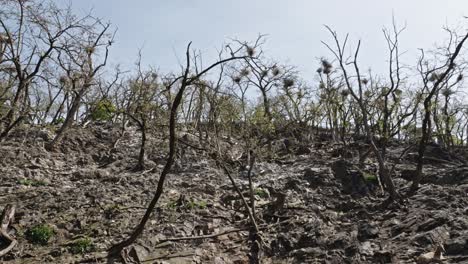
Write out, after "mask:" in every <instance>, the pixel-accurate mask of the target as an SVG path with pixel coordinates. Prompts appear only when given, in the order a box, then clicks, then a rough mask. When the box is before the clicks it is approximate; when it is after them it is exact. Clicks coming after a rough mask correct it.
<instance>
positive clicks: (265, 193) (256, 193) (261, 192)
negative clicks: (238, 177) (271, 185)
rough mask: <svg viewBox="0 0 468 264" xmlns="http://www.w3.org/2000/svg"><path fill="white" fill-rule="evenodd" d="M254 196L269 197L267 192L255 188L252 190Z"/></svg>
mask: <svg viewBox="0 0 468 264" xmlns="http://www.w3.org/2000/svg"><path fill="white" fill-rule="evenodd" d="M254 193H255V195H257V196H258V197H260V198H268V197H269V196H270V195H269V193H268V191H267V190H265V189H262V188H257V189H255V190H254Z"/></svg>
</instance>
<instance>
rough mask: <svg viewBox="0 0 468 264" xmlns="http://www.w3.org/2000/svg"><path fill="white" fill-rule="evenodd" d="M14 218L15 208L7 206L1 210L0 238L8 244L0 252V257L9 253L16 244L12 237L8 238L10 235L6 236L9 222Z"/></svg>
mask: <svg viewBox="0 0 468 264" xmlns="http://www.w3.org/2000/svg"><path fill="white" fill-rule="evenodd" d="M14 216H15V207H14V206H13V205H11V204H7V206H5V209H3V212H2V217H1V221H2V222H1V226H0V237H1V238H3V239H4V240H6V241H8V242H9V243H10V244H9V245H8V246H7V247H6V248H4V249H1V250H0V257H2V256H4V255H5V254H7V253H8V252H10V251H11V250H12V249H13V248H14V247H15V246H16V244H17V243H18V242H17V241H16V239H14V238H13V237H12V236H10V234H8V226H9V225H10V222H11V221H12V220H13V217H14Z"/></svg>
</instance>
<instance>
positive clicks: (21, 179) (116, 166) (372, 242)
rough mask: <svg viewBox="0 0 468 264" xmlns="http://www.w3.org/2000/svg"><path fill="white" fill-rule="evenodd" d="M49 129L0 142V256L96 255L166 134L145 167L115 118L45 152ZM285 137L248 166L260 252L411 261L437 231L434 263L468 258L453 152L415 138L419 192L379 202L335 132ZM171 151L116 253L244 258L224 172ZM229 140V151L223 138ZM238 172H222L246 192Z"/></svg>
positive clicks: (407, 173)
mask: <svg viewBox="0 0 468 264" xmlns="http://www.w3.org/2000/svg"><path fill="white" fill-rule="evenodd" d="M51 137H52V134H51V132H50V130H47V129H40V128H30V129H22V130H19V131H16V132H15V133H13V135H12V138H10V139H8V140H7V141H5V142H1V145H0V164H1V165H0V210H2V209H3V208H4V207H5V206H6V205H7V204H13V205H15V206H16V215H15V220H14V222H13V225H12V227H13V228H12V230H11V232H12V233H13V235H14V236H15V237H16V238H17V240H18V245H17V246H16V247H15V248H14V249H13V250H12V251H11V252H10V253H8V254H7V255H6V256H4V257H3V259H0V262H1V263H106V262H107V259H106V258H104V256H105V251H106V249H108V248H109V247H110V246H111V245H112V244H114V243H116V242H119V241H121V240H122V239H123V238H125V237H126V236H127V234H128V233H129V232H130V231H131V230H132V228H134V227H135V226H136V224H137V223H138V221H139V220H140V219H141V217H142V215H143V213H144V210H145V207H146V206H147V204H148V202H149V201H150V199H151V198H152V195H153V193H154V190H155V186H156V184H157V180H158V176H159V172H160V171H161V169H162V167H163V165H164V157H165V149H166V148H167V146H166V144H165V143H164V142H163V141H162V140H161V139H157V138H151V139H150V143H149V148H148V164H147V165H148V170H145V171H134V170H132V168H133V166H134V165H135V164H136V157H137V156H138V146H139V133H138V132H137V131H135V130H134V129H129V130H128V131H127V132H126V133H125V134H124V135H123V136H122V137H121V140H119V141H118V142H117V144H115V143H116V139H117V138H118V137H119V131H118V129H116V128H112V127H106V126H94V127H90V128H87V129H79V128H76V129H74V130H72V131H70V133H69V134H68V136H67V138H66V140H65V141H64V144H63V145H62V146H61V147H60V148H59V150H57V151H55V152H47V151H46V150H45V149H44V147H43V145H44V142H46V141H48V140H50V138H51ZM290 143H291V142H290V141H288V144H287V145H288V148H287V149H286V148H285V147H284V141H278V142H276V143H275V144H274V145H273V147H274V148H275V150H276V151H277V152H278V153H281V155H279V157H278V158H276V159H275V160H270V161H265V160H259V161H258V162H257V163H256V165H255V169H254V182H255V193H256V199H257V201H256V202H257V206H258V208H257V212H258V213H257V214H258V218H259V219H260V220H259V227H260V229H261V232H262V237H263V242H264V245H265V247H264V248H265V252H264V257H263V261H264V263H415V259H416V258H417V257H418V256H420V255H421V254H422V253H426V252H430V251H431V250H432V249H433V248H434V246H435V245H437V244H438V243H440V244H443V245H444V247H445V250H446V252H445V254H444V257H446V260H445V263H468V165H464V162H463V160H464V158H463V152H461V151H460V152H459V153H457V154H456V155H454V154H451V153H448V152H447V151H445V150H443V149H440V148H438V147H436V146H432V147H431V148H429V151H428V159H427V164H426V167H425V168H426V169H425V173H426V175H427V177H426V179H425V182H424V184H423V186H422V188H421V189H420V191H419V192H418V193H417V194H416V195H414V196H412V197H409V198H408V199H407V200H406V201H405V202H404V203H401V204H395V203H392V204H387V203H386V202H385V201H386V200H385V197H382V196H381V195H379V191H378V188H377V187H376V184H375V171H376V165H375V164H374V163H373V162H372V159H368V160H367V161H366V162H365V163H364V164H363V165H362V166H361V167H358V166H355V165H353V164H357V161H356V160H355V159H353V157H355V158H357V156H356V155H357V154H356V153H357V151H355V150H353V149H352V147H351V148H350V149H348V150H347V152H346V153H347V155H346V156H347V157H346V160H341V158H340V155H339V154H340V153H341V154H342V153H343V151H342V146H340V145H339V144H333V143H331V142H327V141H322V140H315V142H311V143H307V144H305V143H301V144H298V143H295V144H292V147H291V144H290ZM194 144H196V143H195V141H194ZM113 145H115V146H114V147H113ZM183 149H184V150H185V151H183V154H180V155H179V156H178V160H177V162H176V164H175V166H174V169H173V170H172V172H171V174H170V175H169V179H168V181H167V185H166V189H165V192H164V195H163V197H162V199H161V200H160V202H159V204H158V207H157V209H156V211H155V212H154V214H153V217H152V218H151V220H150V222H149V223H148V225H147V226H146V230H145V232H144V235H143V236H142V237H141V238H140V239H139V240H138V241H137V243H136V244H135V245H134V246H133V247H132V248H131V249H130V250H129V252H128V255H129V257H130V258H133V259H134V261H135V263H219V264H221V263H248V257H247V254H248V252H249V243H248V230H247V229H246V227H247V226H248V218H247V215H246V214H245V212H244V210H243V207H242V204H241V202H240V199H239V197H238V196H237V195H236V193H235V191H234V189H233V187H232V185H231V183H230V181H229V179H228V178H227V176H226V175H225V174H224V173H223V171H222V170H220V169H219V168H217V167H216V166H215V163H214V162H213V161H212V160H210V158H209V157H208V156H207V155H206V153H203V152H202V151H200V150H196V149H193V148H190V147H187V146H185V147H184V148H183ZM229 149H230V151H231V152H230V155H233V156H235V155H239V154H241V153H240V152H237V153H236V151H238V149H237V148H236V146H235V145H232V146H231V147H230V148H229ZM404 149H405V146H403V145H402V144H395V146H392V147H391V148H390V150H389V156H390V159H391V160H393V161H397V160H398V158H399V156H400V154H401V153H402V152H403V151H404ZM414 152H415V151H414V150H412V149H410V151H409V152H408V154H407V155H406V156H404V158H403V159H402V160H399V161H398V165H397V166H396V177H395V183H396V185H397V187H398V190H399V191H401V192H405V191H406V190H407V189H408V186H409V184H410V182H409V181H408V180H410V179H411V176H412V174H411V170H412V169H414ZM370 158H372V157H370ZM245 174H246V173H245V171H242V170H239V172H237V171H236V173H235V175H234V176H235V180H236V181H237V182H238V184H239V185H240V186H241V187H242V190H244V191H245V192H246V196H248V195H247V186H248V180H247V178H246V177H245ZM38 224H43V225H46V226H49V227H51V228H52V229H53V235H51V237H50V239H49V240H48V241H47V243H43V244H37V243H36V242H37V241H33V240H31V238H30V236H28V234H29V233H30V231H29V230H31V228H32V227H34V226H37V225H38ZM210 235H212V237H209V238H199V239H193V237H194V236H210ZM77 241H87V242H86V243H85V244H79V243H78V242H77ZM79 245H81V247H79ZM0 246H2V241H0ZM3 246H4V245H3ZM3 246H2V247H3ZM2 247H0V248H2Z"/></svg>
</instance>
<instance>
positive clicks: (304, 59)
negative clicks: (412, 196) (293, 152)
mask: <svg viewBox="0 0 468 264" xmlns="http://www.w3.org/2000/svg"><path fill="white" fill-rule="evenodd" d="M57 1H63V2H67V3H68V0H57ZM71 3H72V5H73V8H74V9H75V10H76V11H77V12H79V13H84V12H87V11H89V10H90V9H93V10H94V11H93V13H94V14H96V15H97V16H99V17H102V18H103V19H105V20H109V21H110V22H111V23H112V24H113V25H115V26H116V27H117V28H118V33H117V36H116V43H115V44H114V45H113V49H112V50H111V52H112V54H111V57H112V62H113V63H117V62H119V63H121V64H122V65H124V66H125V67H130V66H131V65H132V63H134V62H135V60H136V54H137V51H138V49H139V48H143V54H144V63H145V64H151V65H153V66H156V67H158V68H160V69H161V70H163V71H170V70H174V69H178V68H177V67H178V59H177V57H180V56H181V55H183V52H184V49H185V46H186V44H187V43H188V42H189V41H193V47H195V48H197V49H200V50H201V51H202V52H204V54H205V61H207V60H208V59H209V58H213V57H212V56H213V55H214V52H215V51H216V49H219V48H220V47H221V45H222V43H223V42H225V41H226V40H227V39H228V38H238V39H241V40H254V39H255V38H256V36H257V35H258V34H259V33H261V34H268V42H267V44H266V46H265V49H266V52H267V55H269V56H270V57H272V58H275V59H277V60H279V61H282V62H287V63H289V64H292V65H296V66H298V68H299V70H301V72H302V75H303V77H304V78H305V79H308V80H310V79H312V76H313V74H314V72H315V69H316V68H317V66H318V62H317V58H319V57H322V56H329V55H330V54H329V52H328V51H327V50H326V49H325V48H324V46H323V44H321V42H320V41H321V40H325V41H329V40H330V36H329V34H328V33H327V32H326V30H325V28H324V26H323V25H324V24H327V25H330V26H331V27H333V28H334V29H336V30H337V31H338V33H341V34H342V35H344V34H345V33H350V37H351V38H352V40H357V39H361V40H362V41H363V43H362V59H361V61H362V68H364V69H365V68H368V67H372V68H373V69H376V71H381V70H383V69H385V63H386V57H387V50H386V43H385V40H384V37H383V34H382V27H384V26H387V27H390V26H391V21H392V13H393V14H394V15H395V18H396V20H397V23H398V24H400V25H404V24H406V25H407V30H406V31H405V32H404V33H403V35H402V36H401V39H400V41H401V49H402V50H404V51H408V53H407V54H406V55H404V58H403V60H404V62H406V63H407V64H410V65H413V64H414V63H415V56H416V54H417V49H418V48H429V47H431V46H433V44H434V43H436V42H438V43H441V42H443V41H444V40H445V39H446V37H447V35H446V33H445V32H444V31H443V30H442V26H444V25H449V26H461V28H462V29H463V30H465V29H466V28H467V27H466V26H465V25H468V19H465V18H464V16H468V1H467V0H446V1H442V0H392V1H390V0H352V1H351V0H323V1H315V0H283V1H280V0H236V1H232V0H231V1H229V0H133V1H129V0H79V1H72V2H71Z"/></svg>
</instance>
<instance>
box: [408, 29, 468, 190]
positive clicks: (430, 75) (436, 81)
mask: <svg viewBox="0 0 468 264" xmlns="http://www.w3.org/2000/svg"><path fill="white" fill-rule="evenodd" d="M450 33H451V40H452V38H453V37H454V36H453V35H452V32H450ZM467 39H468V33H467V34H466V35H465V36H463V38H462V39H461V40H460V41H459V42H458V43H457V44H456V47H455V50H454V51H453V52H451V51H450V45H449V48H448V52H449V53H448V55H447V57H448V58H447V61H446V63H445V64H444V65H443V66H441V67H436V68H433V69H430V70H424V60H425V58H424V51H423V50H421V58H420V59H419V67H418V68H419V72H420V74H421V77H422V79H423V85H424V89H425V90H426V91H427V95H426V97H425V98H424V116H423V119H422V136H421V139H420V141H419V145H418V158H417V165H416V171H415V176H414V180H413V184H412V185H411V190H410V193H415V192H416V191H417V190H418V189H419V184H420V182H421V180H422V178H423V173H422V169H423V163H424V152H425V151H426V146H427V144H428V143H429V140H430V138H431V130H432V128H431V125H430V123H431V113H432V112H431V111H432V105H433V102H432V100H433V98H434V97H435V96H436V94H438V93H439V91H440V89H441V85H442V84H443V83H444V82H447V77H448V76H449V75H450V74H451V73H452V71H453V70H454V69H455V67H456V64H455V60H456V59H457V57H458V55H459V54H460V52H461V50H462V47H463V45H464V43H465V41H466V40H467ZM455 41H456V40H455ZM438 71H442V73H440V74H438V73H437V72H438ZM431 80H432V85H431V84H430V82H431Z"/></svg>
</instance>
